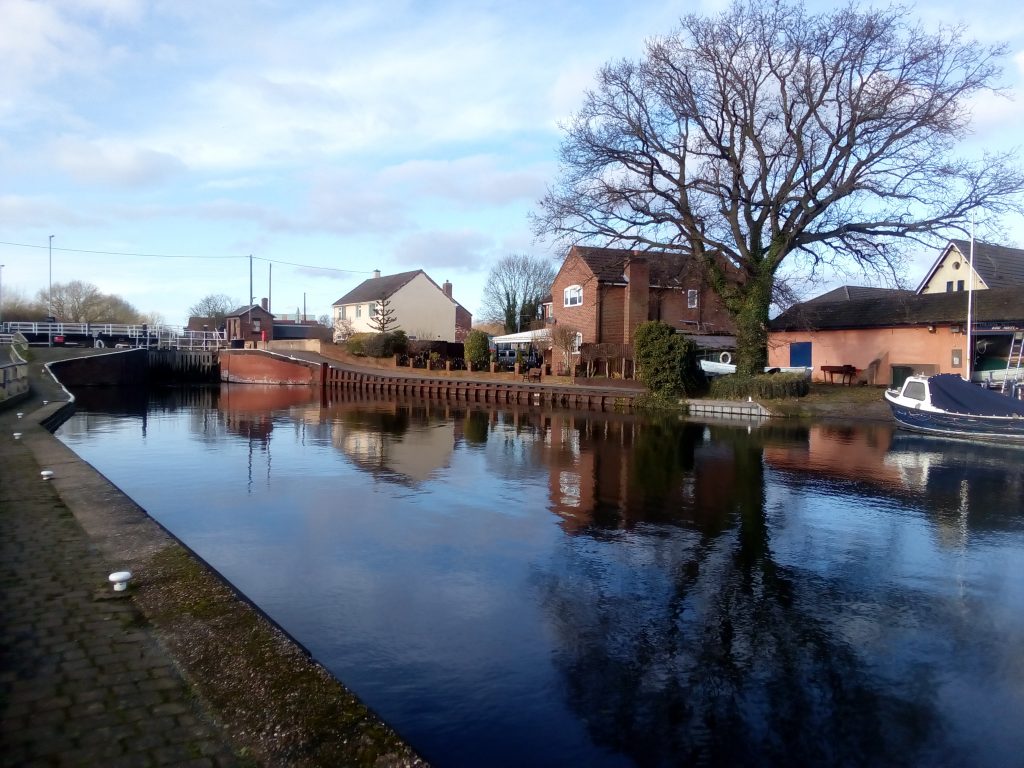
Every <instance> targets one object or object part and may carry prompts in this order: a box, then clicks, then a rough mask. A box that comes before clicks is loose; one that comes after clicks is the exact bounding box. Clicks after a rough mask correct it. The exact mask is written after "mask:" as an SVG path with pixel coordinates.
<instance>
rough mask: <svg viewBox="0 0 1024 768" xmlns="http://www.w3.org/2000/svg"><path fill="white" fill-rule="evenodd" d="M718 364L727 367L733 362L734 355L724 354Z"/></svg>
mask: <svg viewBox="0 0 1024 768" xmlns="http://www.w3.org/2000/svg"><path fill="white" fill-rule="evenodd" d="M718 362H720V363H725V364H726V365H728V364H729V363H731V362H732V355H731V354H729V353H728V352H723V353H722V354H720V355H719V356H718Z"/></svg>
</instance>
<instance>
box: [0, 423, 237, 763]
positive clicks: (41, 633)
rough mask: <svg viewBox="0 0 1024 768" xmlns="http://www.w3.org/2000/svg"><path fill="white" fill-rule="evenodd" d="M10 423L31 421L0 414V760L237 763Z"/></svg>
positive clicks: (27, 426)
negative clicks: (15, 436) (111, 581)
mask: <svg viewBox="0 0 1024 768" xmlns="http://www.w3.org/2000/svg"><path fill="white" fill-rule="evenodd" d="M30 405H31V404H30V403H25V405H24V406H22V407H26V408H28V407H29V406H30ZM12 416H13V417H14V418H12ZM15 428H19V429H21V430H22V431H24V432H25V433H26V434H25V438H27V439H31V434H30V433H32V432H33V431H34V430H36V429H39V428H38V427H33V426H32V425H31V424H30V423H29V422H28V421H27V420H25V419H23V420H16V416H15V415H14V414H13V413H11V412H7V413H5V414H3V417H2V418H0V429H2V432H0V625H2V626H0V744H2V745H3V746H2V749H0V765H2V766H27V765H62V766H63V765H68V766H72V765H82V766H86V765H89V766H91V765H99V764H103V765H111V766H157V765H194V766H226V765H236V764H238V762H239V761H238V760H237V759H236V757H235V755H234V754H233V752H232V750H231V748H230V747H229V746H228V741H227V739H226V737H225V734H224V733H223V732H222V731H221V729H219V728H218V727H217V726H216V725H215V724H214V723H213V722H211V720H210V718H209V717H208V716H207V715H206V714H205V713H204V712H203V711H202V709H201V707H200V706H199V704H198V702H197V701H196V699H195V698H194V697H193V696H192V694H191V693H190V689H189V686H188V685H187V683H186V682H185V681H184V679H183V678H182V676H181V675H180V674H179V672H178V670H177V668H176V667H175V665H174V663H173V662H172V660H171V659H170V658H169V657H168V655H167V654H166V653H165V652H164V650H163V648H162V647H161V645H160V643H159V642H158V641H157V639H156V638H155V637H154V635H153V633H152V631H151V630H150V628H149V627H148V624H147V622H146V620H145V618H144V617H143V616H142V614H141V613H140V611H139V610H138V609H137V608H136V606H135V604H134V601H133V599H132V598H131V597H130V595H129V596H123V597H115V596H114V593H113V591H112V590H111V588H110V586H109V584H108V582H107V575H108V574H109V573H110V572H111V571H112V570H115V569H116V567H117V566H116V565H112V564H111V563H108V562H106V561H105V560H104V558H103V557H102V556H101V555H100V554H99V552H98V551H97V550H96V548H95V547H94V546H93V545H92V544H91V543H90V541H89V539H88V537H87V536H86V534H85V532H84V531H83V530H82V528H81V526H80V525H79V524H78V523H77V521H76V520H75V518H74V516H73V515H72V514H71V512H69V511H68V509H67V508H66V507H65V506H64V504H63V503H62V502H61V500H60V498H59V497H58V495H57V493H56V491H55V490H54V487H53V486H52V485H51V484H50V483H49V482H48V481H43V480H42V479H41V478H40V474H39V473H40V467H39V465H38V464H37V463H36V460H35V458H34V456H33V454H32V452H31V451H30V450H29V449H28V444H27V440H25V441H22V440H18V441H15V440H14V439H13V437H12V433H13V431H14V429H15Z"/></svg>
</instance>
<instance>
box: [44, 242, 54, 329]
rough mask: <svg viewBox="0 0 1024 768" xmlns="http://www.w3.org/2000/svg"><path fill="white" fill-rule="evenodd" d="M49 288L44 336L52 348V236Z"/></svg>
mask: <svg viewBox="0 0 1024 768" xmlns="http://www.w3.org/2000/svg"><path fill="white" fill-rule="evenodd" d="M49 252H50V260H49V261H50V288H49V295H48V298H47V300H46V302H47V307H46V336H47V339H48V344H47V346H50V347H52V346H53V235H50V245H49Z"/></svg>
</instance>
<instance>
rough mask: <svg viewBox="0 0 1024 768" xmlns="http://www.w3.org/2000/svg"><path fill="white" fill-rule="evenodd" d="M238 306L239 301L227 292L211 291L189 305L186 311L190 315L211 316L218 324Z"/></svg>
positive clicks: (239, 304)
mask: <svg viewBox="0 0 1024 768" xmlns="http://www.w3.org/2000/svg"><path fill="white" fill-rule="evenodd" d="M239 306H241V302H239V301H235V300H234V299H232V298H231V297H230V296H228V295H227V294H224V293H211V294H209V295H207V296H204V297H203V298H201V299H200V300H199V301H197V302H196V303H195V304H193V305H192V306H191V307H189V308H188V313H189V315H190V316H192V317H212V318H213V319H214V320H215V321H216V324H217V325H218V326H219V325H220V324H221V323H223V322H224V318H225V317H227V315H228V313H229V312H231V311H232V310H233V309H235V308H236V307H239Z"/></svg>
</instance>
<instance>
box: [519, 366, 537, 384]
mask: <svg viewBox="0 0 1024 768" xmlns="http://www.w3.org/2000/svg"><path fill="white" fill-rule="evenodd" d="M523 381H536V382H539V381H540V368H529V369H527V371H526V373H524V374H523Z"/></svg>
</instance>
